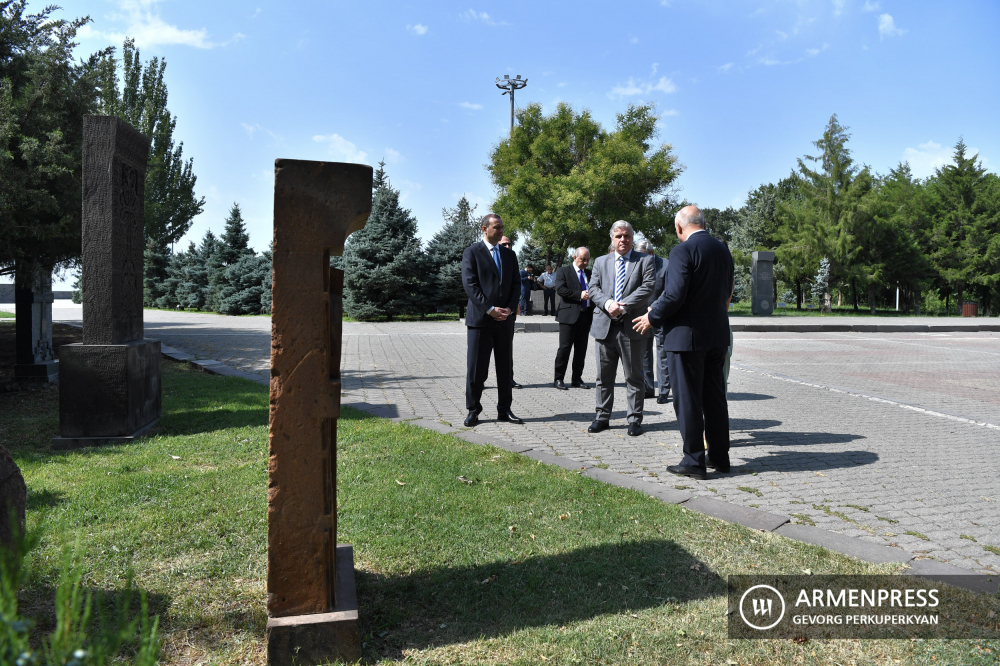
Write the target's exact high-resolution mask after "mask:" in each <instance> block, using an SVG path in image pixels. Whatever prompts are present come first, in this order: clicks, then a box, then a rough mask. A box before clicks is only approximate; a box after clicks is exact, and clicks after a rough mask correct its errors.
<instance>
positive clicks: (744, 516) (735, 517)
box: [684, 497, 789, 532]
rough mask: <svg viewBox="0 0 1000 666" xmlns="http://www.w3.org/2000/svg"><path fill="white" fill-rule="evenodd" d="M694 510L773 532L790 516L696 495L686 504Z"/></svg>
mask: <svg viewBox="0 0 1000 666" xmlns="http://www.w3.org/2000/svg"><path fill="white" fill-rule="evenodd" d="M684 506H685V507H686V508H688V509H691V510H692V511H697V512H699V513H704V514H706V515H709V516H712V517H714V518H719V519H721V520H727V521H729V522H731V523H739V524H740V525H744V526H746V527H749V528H751V529H755V530H764V531H767V532H773V531H774V530H776V529H777V528H778V527H780V526H781V525H784V524H785V523H787V522H788V521H789V518H788V516H782V515H778V514H774V513H768V512H766V511H759V510H758V509H750V508H747V507H742V506H739V505H737V504H732V503H730V502H720V501H719V500H716V499H710V498H708V497H695V498H694V499H692V500H689V501H688V502H686V503H685V504H684Z"/></svg>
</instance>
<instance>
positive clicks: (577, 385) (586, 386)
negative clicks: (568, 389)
mask: <svg viewBox="0 0 1000 666" xmlns="http://www.w3.org/2000/svg"><path fill="white" fill-rule="evenodd" d="M570 386H572V387H573V388H582V389H589V388H590V386H588V385H587V384H585V383H583V382H573V383H572V384H570Z"/></svg>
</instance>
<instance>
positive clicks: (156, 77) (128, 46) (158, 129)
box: [99, 39, 205, 248]
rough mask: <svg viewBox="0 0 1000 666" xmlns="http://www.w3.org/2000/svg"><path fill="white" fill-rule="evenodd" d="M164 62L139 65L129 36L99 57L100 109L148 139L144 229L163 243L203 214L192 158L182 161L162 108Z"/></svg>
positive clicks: (181, 149)
mask: <svg viewBox="0 0 1000 666" xmlns="http://www.w3.org/2000/svg"><path fill="white" fill-rule="evenodd" d="M166 67H167V62H166V60H161V59H160V58H153V59H152V60H150V61H149V62H147V63H146V64H145V66H143V64H142V61H141V60H140V57H139V51H138V50H137V49H136V48H135V42H134V40H132V39H126V40H125V43H124V44H123V45H122V58H121V60H118V59H116V58H115V54H114V50H109V51H108V52H107V53H105V54H104V55H103V57H102V59H101V61H100V66H99V70H100V97H99V104H100V106H99V108H100V113H103V114H105V115H109V116H118V117H120V118H121V119H122V120H124V121H125V122H127V123H128V124H130V125H131V126H132V127H134V128H135V129H137V130H139V131H140V132H142V133H143V134H145V135H146V136H147V137H148V138H149V139H150V150H149V161H148V162H147V165H146V198H145V202H144V204H145V212H144V215H145V220H144V230H145V235H146V240H147V242H153V243H155V244H157V245H158V246H160V247H163V248H165V247H167V246H168V245H171V244H172V243H176V242H177V241H178V240H180V239H181V237H182V236H184V234H185V233H187V230H188V229H190V228H191V224H192V221H193V220H194V218H195V216H196V215H198V214H199V213H201V212H202V210H203V209H204V206H205V197H201V198H199V197H197V196H196V195H195V192H194V187H195V183H196V182H197V177H196V176H195V175H194V171H193V164H194V160H193V158H188V159H187V160H186V161H185V160H184V143H183V142H181V143H175V141H174V129H175V127H176V125H177V117H176V116H174V115H172V114H171V113H170V110H169V109H168V108H167V84H166V83H165V82H164V80H163V75H164V72H165V71H166ZM119 86H120V87H119Z"/></svg>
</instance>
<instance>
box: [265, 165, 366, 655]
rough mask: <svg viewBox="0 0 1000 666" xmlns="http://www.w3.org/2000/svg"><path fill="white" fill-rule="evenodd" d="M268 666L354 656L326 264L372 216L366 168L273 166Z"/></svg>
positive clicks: (337, 282) (331, 272)
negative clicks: (340, 522)
mask: <svg viewBox="0 0 1000 666" xmlns="http://www.w3.org/2000/svg"><path fill="white" fill-rule="evenodd" d="M274 181H275V182H274V249H273V286H272V288H271V289H272V291H271V294H272V297H271V298H272V300H271V302H272V307H271V407H270V410H271V411H270V451H269V471H268V473H269V485H268V498H267V500H268V506H267V614H268V622H267V663H268V664H269V666H285V665H291V664H292V663H293V662H294V663H295V664H296V665H297V666H308V665H310V664H322V663H326V662H327V660H333V659H336V658H340V659H343V660H345V661H348V662H353V661H356V660H357V659H359V658H360V656H361V638H360V634H359V631H358V604H357V595H356V593H355V586H354V555H353V550H352V548H351V546H349V545H345V544H338V543H337V419H338V417H339V416H340V393H341V388H340V386H341V385H340V349H341V335H342V326H343V325H342V323H341V315H342V312H343V289H344V274H343V272H342V271H339V270H337V269H334V268H332V267H331V266H330V257H331V256H333V255H339V254H341V253H342V252H343V250H344V241H345V240H346V239H347V236H348V235H349V234H350V233H351V232H354V231H357V230H358V229H361V228H362V227H363V226H364V225H365V222H366V221H367V219H368V214H369V213H370V212H371V191H372V190H371V188H372V168H371V167H370V166H365V165H360V164H342V163H336V162H311V161H304V160H286V159H279V160H276V161H275V163H274Z"/></svg>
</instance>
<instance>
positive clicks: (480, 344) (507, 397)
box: [465, 322, 513, 414]
mask: <svg viewBox="0 0 1000 666" xmlns="http://www.w3.org/2000/svg"><path fill="white" fill-rule="evenodd" d="M512 328H513V325H512V324H507V323H506V322H505V323H504V324H503V325H501V326H491V327H490V328H469V329H468V343H469V349H468V371H467V372H466V374H465V408H466V409H468V410H470V411H472V410H475V411H477V412H481V411H483V403H482V402H481V401H480V399H481V398H482V396H483V385H484V384H486V375H487V374H488V373H489V370H490V355H491V354H492V356H493V361H494V368H495V369H496V376H497V413H498V414H499V413H503V414H506V413H507V410H509V409H510V403H511V399H512V397H513V396H512V394H511V390H510V381H511V368H512V363H513V356H512V354H511V343H512V342H513V339H512V337H513V336H512V335H511V329H512Z"/></svg>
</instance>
